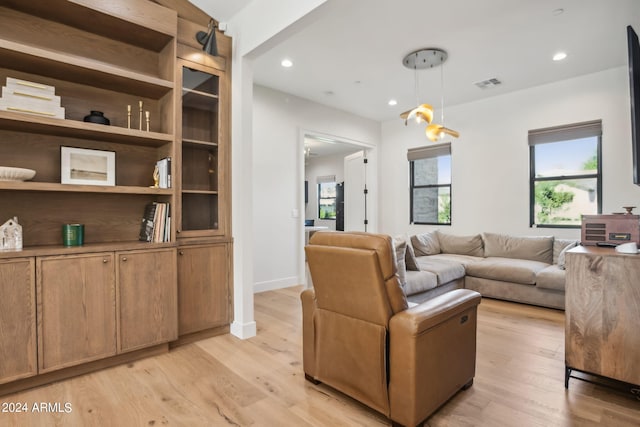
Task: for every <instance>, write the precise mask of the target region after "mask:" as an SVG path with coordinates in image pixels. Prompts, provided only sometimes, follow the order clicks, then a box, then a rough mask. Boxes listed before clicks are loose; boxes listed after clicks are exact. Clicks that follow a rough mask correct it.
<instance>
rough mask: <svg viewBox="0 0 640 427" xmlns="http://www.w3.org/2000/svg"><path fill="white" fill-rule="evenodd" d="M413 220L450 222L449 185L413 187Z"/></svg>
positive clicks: (419, 221)
mask: <svg viewBox="0 0 640 427" xmlns="http://www.w3.org/2000/svg"><path fill="white" fill-rule="evenodd" d="M413 222H417V223H430V224H450V223H451V187H450V186H446V187H432V188H414V189H413Z"/></svg>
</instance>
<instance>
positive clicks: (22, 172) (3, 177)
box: [0, 166, 36, 181]
mask: <svg viewBox="0 0 640 427" xmlns="http://www.w3.org/2000/svg"><path fill="white" fill-rule="evenodd" d="M34 176H36V171H34V170H33V169H24V168H12V167H9V166H0V181H27V180H30V179H32V178H33V177H34Z"/></svg>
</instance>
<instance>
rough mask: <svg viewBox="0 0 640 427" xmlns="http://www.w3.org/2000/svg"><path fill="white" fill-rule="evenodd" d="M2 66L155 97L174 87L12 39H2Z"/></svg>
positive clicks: (153, 78)
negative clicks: (35, 71) (36, 71)
mask: <svg viewBox="0 0 640 427" xmlns="http://www.w3.org/2000/svg"><path fill="white" fill-rule="evenodd" d="M0 66H2V67H6V68H10V69H15V70H21V71H25V72H33V70H38V73H39V74H41V75H44V76H47V77H52V78H56V79H62V80H66V81H72V82H76V83H80V84H85V85H90V86H93V87H99V88H101V89H108V90H113V91H117V92H125V93H129V94H131V95H136V96H141V97H145V98H152V99H160V98H161V97H163V96H164V95H166V94H167V93H169V92H170V91H171V90H172V89H173V82H172V81H169V80H164V79H160V78H158V77H155V76H151V75H146V74H142V73H138V72H135V71H131V70H127V69H125V68H120V67H117V66H114V65H112V64H109V63H105V62H102V61H97V60H93V59H89V58H83V57H79V56H74V55H69V54H65V53H61V52H57V51H52V50H47V49H41V48H39V47H36V46H32V45H25V44H21V43H16V42H13V41H10V40H2V39H0Z"/></svg>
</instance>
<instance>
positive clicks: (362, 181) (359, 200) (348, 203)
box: [344, 150, 368, 231]
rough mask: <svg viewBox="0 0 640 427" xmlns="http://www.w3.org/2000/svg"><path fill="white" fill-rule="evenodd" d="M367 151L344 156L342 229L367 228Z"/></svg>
mask: <svg viewBox="0 0 640 427" xmlns="http://www.w3.org/2000/svg"><path fill="white" fill-rule="evenodd" d="M366 159H367V153H366V151H365V150H362V151H358V152H357V153H353V154H350V155H348V156H346V157H345V158H344V230H345V231H368V230H367V194H366V191H367V163H366Z"/></svg>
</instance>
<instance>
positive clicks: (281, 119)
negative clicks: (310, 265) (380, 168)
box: [243, 85, 380, 291]
mask: <svg viewBox="0 0 640 427" xmlns="http://www.w3.org/2000/svg"><path fill="white" fill-rule="evenodd" d="M304 131H309V132H312V133H316V134H327V135H334V136H336V137H337V139H339V140H340V139H344V140H348V141H359V142H363V143H368V144H371V145H373V146H377V145H378V144H379V142H380V123H378V122H376V121H373V120H369V119H364V118H362V117H359V116H355V115H353V114H349V113H345V112H344V111H340V110H336V109H333V108H329V107H325V106H323V105H320V104H317V103H314V102H310V101H307V100H305V99H302V98H298V97H295V96H292V95H289V94H286V93H282V92H278V91H276V90H272V89H269V88H265V87H262V86H259V85H255V86H254V90H253V132H252V133H253V158H252V160H249V159H245V162H244V166H243V167H244V168H250V167H251V166H253V167H252V174H253V195H254V197H253V230H254V235H253V258H254V269H253V277H254V281H255V284H254V290H256V291H262V290H267V289H275V288H280V287H285V286H291V285H294V284H299V283H303V281H304V277H302V274H303V273H304V271H302V272H301V271H300V260H301V259H302V256H303V252H302V250H301V247H300V242H302V241H303V239H304V236H303V235H302V230H303V225H304V222H303V221H304V199H303V198H304V179H303V177H304V174H303V172H304V171H303V170H302V168H303V167H304V165H303V139H302V134H303V133H304ZM372 175H374V176H372V181H374V182H377V174H372ZM294 209H298V210H299V216H298V218H293V216H292V212H293V210H294Z"/></svg>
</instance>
